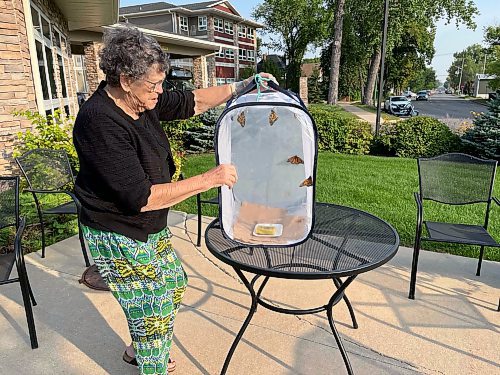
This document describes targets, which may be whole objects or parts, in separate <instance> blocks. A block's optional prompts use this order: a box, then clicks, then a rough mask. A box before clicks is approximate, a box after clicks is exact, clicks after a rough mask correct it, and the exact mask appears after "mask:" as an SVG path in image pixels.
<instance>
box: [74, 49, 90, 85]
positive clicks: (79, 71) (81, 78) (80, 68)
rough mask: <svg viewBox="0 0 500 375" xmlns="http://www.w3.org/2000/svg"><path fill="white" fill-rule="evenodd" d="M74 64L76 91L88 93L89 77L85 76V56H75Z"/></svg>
mask: <svg viewBox="0 0 500 375" xmlns="http://www.w3.org/2000/svg"><path fill="white" fill-rule="evenodd" d="M73 62H74V65H75V75H76V91H77V92H88V89H87V77H86V74H85V56H83V55H73Z"/></svg>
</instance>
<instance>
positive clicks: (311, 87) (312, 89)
mask: <svg viewBox="0 0 500 375" xmlns="http://www.w3.org/2000/svg"><path fill="white" fill-rule="evenodd" d="M321 83H322V82H320V80H319V69H314V70H313V72H312V74H311V76H310V77H309V78H308V79H307V89H308V90H307V100H308V101H309V103H321V102H322V101H323V99H324V96H323V92H322V89H323V88H322V86H321Z"/></svg>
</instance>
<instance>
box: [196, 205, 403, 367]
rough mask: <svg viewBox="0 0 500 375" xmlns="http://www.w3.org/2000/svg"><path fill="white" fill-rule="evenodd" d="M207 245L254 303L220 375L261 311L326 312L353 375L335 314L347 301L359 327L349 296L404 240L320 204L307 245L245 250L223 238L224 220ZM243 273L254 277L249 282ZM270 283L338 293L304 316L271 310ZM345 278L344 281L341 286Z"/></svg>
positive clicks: (369, 220) (213, 226)
mask: <svg viewBox="0 0 500 375" xmlns="http://www.w3.org/2000/svg"><path fill="white" fill-rule="evenodd" d="M205 241H206V244H207V248H208V250H209V251H210V252H211V253H212V254H213V255H214V256H215V257H217V258H218V259H220V260H221V261H222V262H224V263H226V264H228V265H230V266H232V267H233V269H234V270H235V272H236V274H237V275H238V276H239V277H240V279H241V280H242V281H243V283H244V284H245V286H246V287H247V289H248V291H249V292H250V295H251V297H252V305H251V307H250V311H249V313H248V316H247V318H246V319H245V322H244V323H243V326H242V327H241V329H240V331H239V332H238V334H237V336H236V338H235V340H234V342H233V344H232V346H231V348H230V350H229V353H228V354H227V357H226V360H225V362H224V366H223V368H222V371H221V374H225V373H226V371H227V369H228V367H229V362H230V361H231V357H232V356H233V353H234V351H235V349H236V346H237V345H238V343H239V341H240V340H241V337H242V336H243V333H244V332H245V330H246V328H247V327H248V325H249V324H250V321H251V319H252V317H253V315H254V313H255V311H256V310H257V306H258V305H261V306H263V307H265V308H267V309H269V310H272V311H276V312H279V313H284V314H293V315H305V314H314V313H318V312H321V311H326V314H327V317H328V322H329V324H330V328H331V329H332V332H333V336H334V337H335V341H336V342H337V345H338V347H339V350H340V353H341V354H342V358H343V360H344V363H345V366H346V368H347V372H348V373H349V374H353V370H352V367H351V364H350V362H349V358H348V357H347V353H346V350H345V349H344V346H343V344H342V341H341V338H340V336H339V333H338V331H337V329H336V327H335V323H334V320H333V312H332V308H333V306H334V305H336V304H337V303H338V302H340V300H342V299H343V300H344V301H345V303H346V304H347V307H348V309H349V313H350V315H351V319H352V323H353V327H354V328H357V327H358V325H357V322H356V317H355V315H354V310H353V309H352V306H351V304H350V302H349V299H348V298H347V296H346V295H345V290H346V288H347V287H348V286H349V285H350V284H351V283H352V281H353V280H354V279H355V278H356V276H357V275H359V274H360V273H363V272H367V271H370V270H373V269H375V268H377V267H379V266H381V265H383V264H384V263H386V262H388V261H389V260H390V259H391V258H392V257H393V256H394V255H395V254H396V252H397V250H398V247H399V236H398V234H397V232H396V231H395V230H394V228H393V227H392V226H391V225H389V224H388V223H386V222H385V221H384V220H382V219H380V218H378V217H376V216H374V215H371V214H369V213H367V212H364V211H361V210H357V209H354V208H350V207H344V206H339V205H335V204H328V203H316V204H315V222H314V226H313V231H312V233H311V235H310V237H309V238H308V239H307V240H306V241H305V242H303V243H302V244H299V245H296V246H289V247H285V246H281V247H267V246H266V247H260V246H255V247H254V246H251V245H243V244H240V243H238V242H236V241H233V240H231V239H229V238H227V237H226V236H224V234H223V232H222V230H221V227H220V224H219V219H215V220H214V221H212V222H211V223H210V224H209V226H208V228H207V230H206V232H205ZM243 271H246V272H249V273H252V274H255V276H254V277H253V278H252V280H251V281H249V280H248V279H247V277H246V276H245V275H244V274H243ZM261 276H263V277H264V280H263V281H262V283H261V284H260V287H259V288H258V290H257V292H256V289H257V287H256V281H257V279H258V278H259V277H261ZM270 277H275V278H284V279H299V280H319V279H332V280H333V283H334V285H335V287H336V288H335V290H334V292H333V294H332V296H331V298H330V300H329V301H328V303H327V304H326V305H323V306H318V307H314V308H310V309H303V310H297V309H288V308H282V307H279V306H276V305H274V304H270V303H268V302H266V301H265V300H263V299H262V298H261V294H262V292H263V290H264V287H265V286H266V284H267V282H268V280H269V278H270ZM342 277H345V279H344V280H342V279H341V278H342Z"/></svg>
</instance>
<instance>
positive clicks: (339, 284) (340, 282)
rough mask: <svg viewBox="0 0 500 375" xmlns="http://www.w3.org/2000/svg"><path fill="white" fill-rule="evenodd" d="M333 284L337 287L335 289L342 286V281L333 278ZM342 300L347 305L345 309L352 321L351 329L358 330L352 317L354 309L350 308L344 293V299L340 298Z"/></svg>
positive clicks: (354, 317) (356, 323)
mask: <svg viewBox="0 0 500 375" xmlns="http://www.w3.org/2000/svg"><path fill="white" fill-rule="evenodd" d="M333 282H334V283H335V286H336V287H337V289H338V288H340V287H341V286H342V280H340V279H336V278H334V279H333ZM342 298H343V299H344V302H345V304H346V305H347V308H348V309H349V314H350V315H351V320H352V328H354V329H358V322H357V320H356V315H354V309H353V308H352V305H351V302H350V301H349V298H347V296H346V295H345V293H344V297H342Z"/></svg>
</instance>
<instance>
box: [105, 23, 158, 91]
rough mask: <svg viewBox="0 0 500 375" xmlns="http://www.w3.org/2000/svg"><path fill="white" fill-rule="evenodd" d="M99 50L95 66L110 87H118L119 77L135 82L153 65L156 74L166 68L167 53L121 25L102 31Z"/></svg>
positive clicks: (130, 28) (137, 30)
mask: <svg viewBox="0 0 500 375" xmlns="http://www.w3.org/2000/svg"><path fill="white" fill-rule="evenodd" d="M103 43H104V45H103V47H102V48H101V50H100V51H99V57H100V62H99V67H100V68H101V69H102V71H103V72H104V73H105V74H106V82H107V83H108V84H109V85H111V86H118V85H119V84H120V75H121V74H124V75H126V76H128V77H130V78H132V79H139V78H141V77H143V76H144V74H146V72H147V71H148V69H149V68H151V66H153V65H154V64H156V65H157V66H158V69H159V70H160V71H166V70H167V69H168V54H167V53H166V52H165V51H163V50H162V48H161V47H160V45H159V44H158V42H157V41H156V40H155V39H153V38H152V37H150V36H147V35H144V33H143V32H142V31H140V30H139V29H137V28H136V27H133V26H129V25H123V26H119V27H114V28H109V29H107V30H106V31H105V32H104V36H103Z"/></svg>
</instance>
